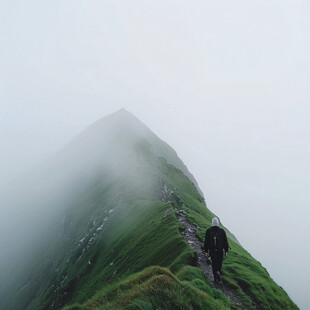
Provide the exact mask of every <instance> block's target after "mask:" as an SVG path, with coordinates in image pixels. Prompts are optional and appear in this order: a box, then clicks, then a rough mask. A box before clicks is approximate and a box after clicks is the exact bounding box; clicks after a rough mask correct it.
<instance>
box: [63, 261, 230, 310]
mask: <svg viewBox="0 0 310 310" xmlns="http://www.w3.org/2000/svg"><path fill="white" fill-rule="evenodd" d="M185 268H187V267H185ZM192 269H195V268H193V267H192ZM179 274H180V276H178V275H179ZM197 274H198V277H197V278H194V279H193V276H195V277H196V276H197ZM182 278H185V279H186V280H183V281H182V280H181V279H182ZM86 309H98V310H99V309H106V310H108V309H111V310H112V309H113V310H118V309H119V310H120V309H128V310H129V309H131V310H138V309H141V310H142V309H143V310H151V309H166V310H170V309H171V310H172V309H180V310H181V309H192V310H195V309H197V310H198V309H214V310H217V309H218V310H220V309H221V310H222V309H223V310H224V309H230V307H229V301H228V299H227V298H226V296H225V295H224V294H223V293H222V292H221V291H218V290H216V289H213V288H211V287H210V285H209V284H208V283H207V281H206V279H205V278H204V276H203V274H202V272H201V271H200V270H194V271H189V270H181V271H180V272H179V273H178V274H177V275H174V274H172V273H171V271H170V270H169V269H167V268H162V267H156V266H153V267H148V268H147V269H145V270H143V271H142V272H139V273H137V274H134V275H131V276H129V277H128V278H126V279H124V280H122V281H119V282H117V283H115V284H113V285H111V286H109V287H107V288H105V289H103V290H102V291H101V292H99V293H97V294H96V295H95V296H94V297H93V298H91V299H90V300H88V301H87V302H86V303H85V304H83V305H79V304H74V305H71V306H68V307H65V308H64V310H86Z"/></svg>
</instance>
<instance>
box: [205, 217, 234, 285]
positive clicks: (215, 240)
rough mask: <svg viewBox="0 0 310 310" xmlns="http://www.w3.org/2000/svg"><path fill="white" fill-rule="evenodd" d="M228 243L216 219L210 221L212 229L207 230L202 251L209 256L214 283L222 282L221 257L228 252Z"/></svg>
mask: <svg viewBox="0 0 310 310" xmlns="http://www.w3.org/2000/svg"><path fill="white" fill-rule="evenodd" d="M228 248H229V245H228V241H227V236H226V233H225V230H224V229H222V228H220V227H219V220H218V218H216V217H214V218H213V219H212V227H210V228H209V229H207V231H206V237H205V242H204V250H205V251H206V254H207V257H208V256H209V255H210V256H211V261H212V271H213V276H214V282H217V281H222V276H221V271H222V263H223V256H224V255H227V252H228Z"/></svg>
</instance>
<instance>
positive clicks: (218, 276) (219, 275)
mask: <svg viewBox="0 0 310 310" xmlns="http://www.w3.org/2000/svg"><path fill="white" fill-rule="evenodd" d="M216 275H217V280H218V281H219V282H223V279H222V276H221V273H220V272H219V271H217V272H216Z"/></svg>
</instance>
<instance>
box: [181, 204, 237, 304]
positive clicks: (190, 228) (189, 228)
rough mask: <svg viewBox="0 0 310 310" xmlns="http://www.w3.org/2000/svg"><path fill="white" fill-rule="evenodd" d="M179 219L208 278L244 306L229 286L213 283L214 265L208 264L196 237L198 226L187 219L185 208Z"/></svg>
mask: <svg viewBox="0 0 310 310" xmlns="http://www.w3.org/2000/svg"><path fill="white" fill-rule="evenodd" d="M177 213H179V214H178V220H179V222H180V223H182V224H183V225H184V227H185V229H184V231H182V235H183V236H184V238H185V240H186V241H187V243H188V244H189V246H190V247H191V248H192V249H194V251H195V253H196V255H197V266H198V267H200V268H201V269H202V270H203V272H204V274H205V275H206V276H207V278H208V280H209V281H210V283H211V285H213V286H214V287H215V288H217V289H219V290H221V291H222V292H223V293H224V294H225V295H226V296H227V297H228V299H229V300H230V301H231V302H233V303H235V304H237V305H239V306H240V307H242V302H241V300H240V298H239V296H237V295H236V294H235V292H234V291H233V290H231V289H230V288H229V287H227V286H225V285H224V284H223V283H213V273H212V267H211V266H209V265H208V264H207V259H206V256H205V253H204V251H203V249H202V248H201V245H200V244H201V242H200V241H199V239H198V238H197V237H196V230H197V228H196V227H195V226H194V225H193V224H191V223H189V222H188V221H187V219H186V212H185V211H184V210H178V211H177Z"/></svg>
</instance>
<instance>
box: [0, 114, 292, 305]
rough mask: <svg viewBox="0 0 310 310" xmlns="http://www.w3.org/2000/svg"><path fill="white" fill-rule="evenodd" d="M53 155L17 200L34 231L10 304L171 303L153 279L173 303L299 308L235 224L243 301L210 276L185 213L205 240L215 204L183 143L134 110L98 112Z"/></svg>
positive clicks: (4, 297) (234, 261)
mask: <svg viewBox="0 0 310 310" xmlns="http://www.w3.org/2000/svg"><path fill="white" fill-rule="evenodd" d="M44 165H45V166H44ZM44 165H43V169H42V166H40V168H38V169H37V170H36V171H34V172H33V171H32V173H33V175H32V176H31V177H32V180H31V181H30V180H28V183H29V184H23V183H22V185H24V190H25V191H26V193H22V192H21V191H20V192H19V193H20V195H21V196H22V198H19V201H18V202H17V203H16V205H14V203H13V202H14V200H12V201H11V202H10V203H11V204H12V208H15V209H18V210H19V211H20V212H22V211H23V210H26V213H27V214H28V215H27V218H26V220H25V218H24V214H25V213H22V214H20V215H19V217H18V218H17V219H16V220H15V225H18V224H20V223H22V222H23V221H24V220H25V223H24V224H23V225H24V226H25V227H23V228H20V229H21V233H25V232H27V233H28V234H29V237H28V239H25V240H26V241H25V242H26V245H25V246H24V249H25V261H24V262H23V264H24V269H23V268H21V270H16V271H15V270H14V268H15V267H16V266H17V265H18V264H20V260H18V258H16V259H15V262H13V260H12V263H11V265H12V266H11V268H8V269H10V272H9V273H8V274H7V275H6V276H5V277H4V280H3V279H2V281H3V283H1V284H0V295H1V298H0V308H1V309H2V308H3V309H14V310H18V309H23V310H24V309H29V310H31V309H60V308H62V307H64V306H66V305H67V306H68V309H70V308H72V309H141V307H142V306H141V304H143V303H144V305H147V306H145V307H144V308H143V309H163V308H161V307H163V304H162V303H161V301H156V300H157V299H156V298H155V299H154V296H156V294H157V293H156V294H155V293H154V290H153V288H154V287H157V291H158V292H159V294H163V295H162V296H164V297H163V298H164V300H166V301H167V305H168V304H169V308H167V309H179V308H178V307H181V308H182V307H183V308H184V309H192V308H191V307H192V306H193V305H196V306H195V307H196V308H194V309H206V308H208V307H209V308H210V307H211V306H212V307H213V308H212V309H229V308H234V309H267V306H272V309H284V308H285V309H297V307H296V306H295V305H294V303H293V302H292V301H291V300H290V299H289V297H288V296H287V294H286V293H285V292H284V291H283V289H281V288H280V287H278V286H277V285H276V283H275V282H274V281H273V280H272V279H271V278H270V276H269V274H268V273H267V271H266V270H265V269H264V268H263V267H262V266H261V264H260V263H258V262H257V261H256V260H254V259H253V258H252V257H251V256H250V254H249V253H247V252H246V250H245V249H243V248H242V247H241V246H240V245H239V243H238V242H237V240H236V239H235V238H234V236H233V235H231V234H230V233H229V231H228V230H227V232H228V237H229V240H230V244H231V248H232V249H231V252H230V254H229V256H228V257H227V258H226V259H225V261H224V265H223V278H224V281H225V285H227V287H229V288H230V290H232V291H233V292H234V294H235V295H236V296H238V298H237V299H236V300H240V304H239V305H238V304H236V303H235V302H234V301H233V300H230V299H229V296H226V295H225V290H223V292H224V294H223V293H222V292H221V290H219V288H216V287H214V286H213V285H212V283H210V281H209V279H208V278H207V277H206V276H204V273H203V271H202V270H201V269H200V268H199V264H198V260H197V251H196V250H195V249H193V248H192V247H191V246H190V244H189V242H188V240H187V239H186V238H184V236H185V235H186V233H187V232H186V231H187V229H188V228H187V227H186V225H185V226H184V223H185V222H184V220H186V222H187V223H189V225H192V226H188V227H195V233H194V234H195V236H196V237H195V238H196V239H195V240H196V243H197V244H196V246H198V248H199V242H201V243H202V241H203V238H204V233H205V230H206V228H207V227H209V226H210V224H211V219H212V217H213V216H214V214H213V213H212V212H211V211H210V210H209V209H208V208H207V207H206V205H205V202H204V198H203V196H202V195H201V193H200V190H199V188H198V185H196V184H197V182H196V181H195V179H194V177H193V176H192V175H191V174H190V172H189V171H188V169H187V168H186V166H185V165H184V164H183V162H182V160H181V159H180V158H179V157H178V156H177V153H176V152H175V151H174V150H173V149H172V148H171V147H170V146H169V145H168V144H166V143H165V142H164V141H162V140H161V139H160V138H159V137H157V136H156V135H155V134H154V133H153V132H152V131H151V130H150V129H148V128H147V127H146V126H145V125H144V124H143V123H142V122H141V121H139V120H138V119H137V118H136V117H135V116H134V115H132V114H131V113H130V112H128V111H126V110H120V111H118V112H116V113H113V114H111V115H109V116H107V117H105V118H102V119H100V120H98V121H96V122H95V123H94V124H92V125H90V126H89V127H87V128H86V129H85V130H84V131H83V132H82V133H81V134H79V135H78V136H77V137H76V138H74V139H73V140H72V141H71V142H70V143H69V144H68V145H67V146H66V147H65V148H64V149H62V150H61V151H60V152H58V153H57V154H56V155H55V156H53V157H52V158H51V159H50V160H49V161H48V162H47V163H46V164H44ZM40 169H42V170H40ZM29 179H30V177H29ZM24 197H27V199H26V200H23V198H24ZM23 212H25V211H23ZM180 214H183V223H182V221H180ZM37 222H40V224H41V226H40V227H36V228H32V225H38V223H37ZM28 230H29V231H30V232H28ZM182 232H183V233H184V234H183V233H182ZM13 241H14V240H13ZM30 249H31V250H30ZM26 251H27V253H26ZM32 251H33V252H32ZM154 265H156V266H157V267H156V266H155V267H154ZM152 266H153V267H152ZM138 278H139V280H137V279H138ZM161 279H165V281H164V283H162V282H161ZM5 281H7V282H8V283H9V282H11V284H10V285H8V283H5ZM123 281H125V282H123ZM135 281H140V282H139V283H140V286H137V285H136V284H135V283H136V282H135ZM148 281H151V283H152V286H151V287H149V284H148ZM124 283H127V284H126V285H125V284H124ZM128 283H130V284H128ZM6 284H7V285H6ZM156 285H157V286H156ZM166 286H169V287H171V290H172V292H173V293H172V295H169V294H168V295H167V292H166V289H165V287H166ZM115 288H117V289H118V290H119V291H120V292H122V296H123V299H122V298H121V299H120V300H118V299H117V298H115V297H116V296H117V294H116V295H115V291H114V289H115ZM179 290H189V293H188V294H189V295H188V296H187V297H188V300H185V299H184V298H183V297H182V296H181V295H180V294H179V293H178V292H179ZM96 292H97V293H96ZM113 292H114V293H113ZM145 292H148V293H145ZM96 294H97V295H96ZM98 294H99V295H98ZM154 294H155V295H154ZM135 296H136V297H135ZM195 296H196V297H195ZM195 299H197V300H195ZM178 303H180V304H179V305H178ZM70 304H71V306H70ZM139 304H140V306H141V307H140V308H139V307H138V306H137V305H139ZM191 305H192V306H191ZM183 308H182V309H183Z"/></svg>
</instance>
